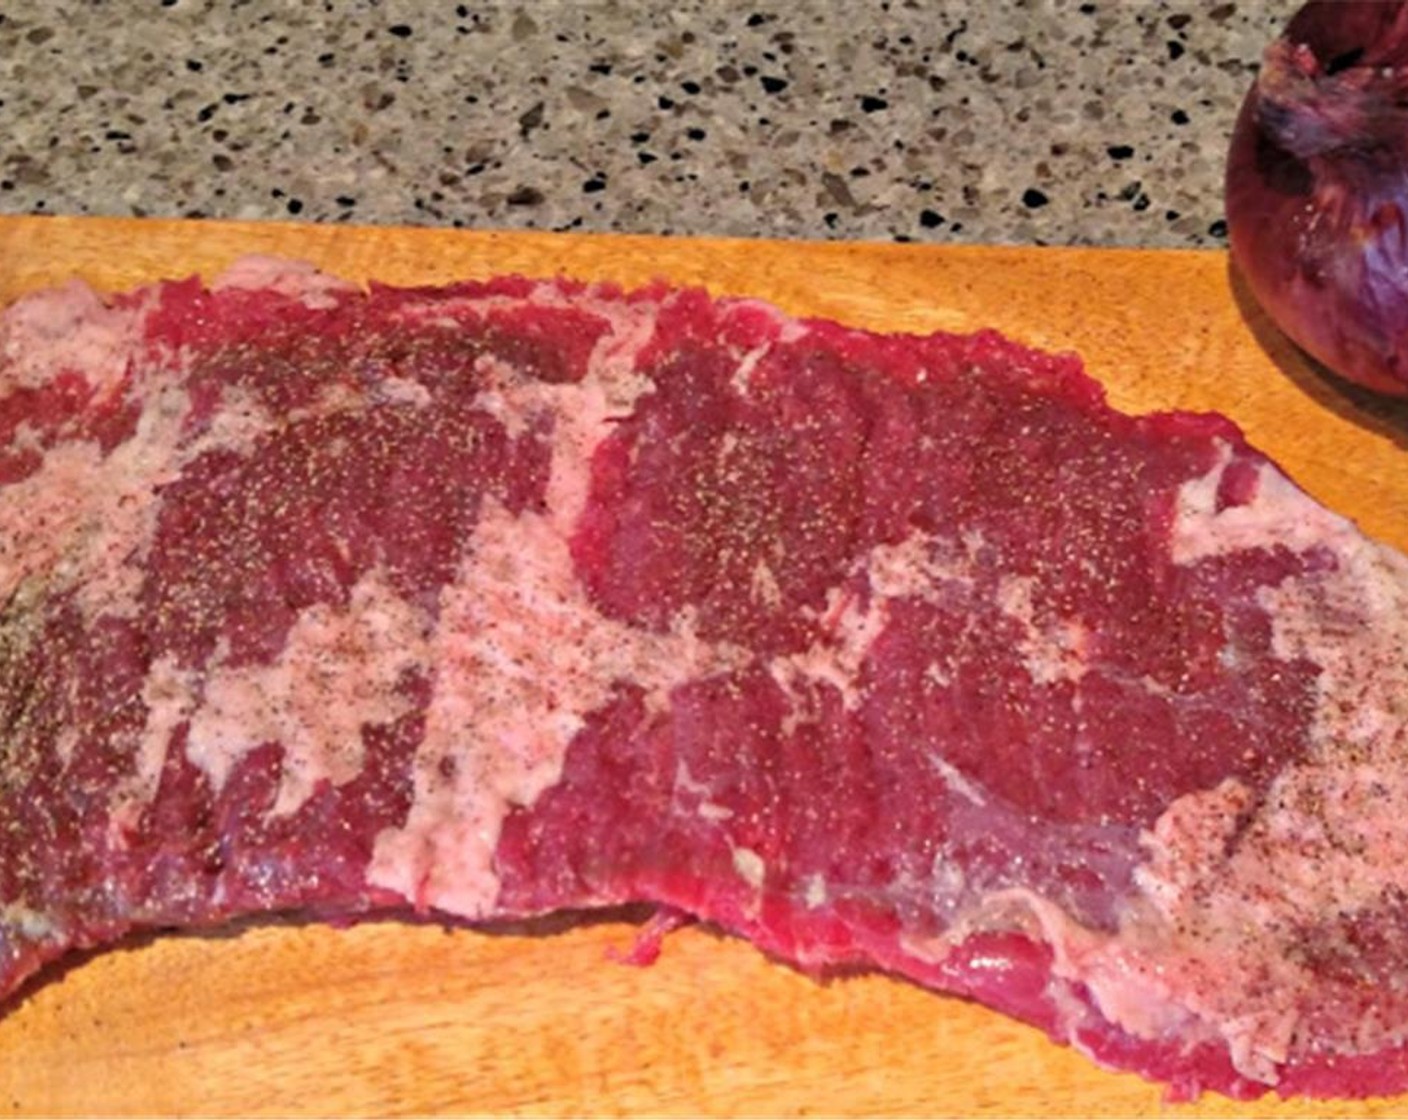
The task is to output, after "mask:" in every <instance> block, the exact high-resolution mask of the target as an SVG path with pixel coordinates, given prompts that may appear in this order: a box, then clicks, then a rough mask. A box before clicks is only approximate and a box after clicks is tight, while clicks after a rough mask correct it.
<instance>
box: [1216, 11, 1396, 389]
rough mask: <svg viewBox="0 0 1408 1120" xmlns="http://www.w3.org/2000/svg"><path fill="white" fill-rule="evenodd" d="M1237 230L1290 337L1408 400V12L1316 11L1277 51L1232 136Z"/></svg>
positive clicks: (1232, 222) (1238, 257)
mask: <svg viewBox="0 0 1408 1120" xmlns="http://www.w3.org/2000/svg"><path fill="white" fill-rule="evenodd" d="M1227 224H1228V230H1229V233H1230V235H1231V242H1232V259H1233V261H1234V262H1235V263H1236V265H1237V268H1238V269H1239V270H1240V271H1241V272H1242V274H1243V276H1245V278H1246V280H1247V283H1248V285H1249V286H1250V288H1251V290H1252V293H1253V294H1254V295H1255V296H1256V299H1257V300H1258V302H1260V303H1261V305H1262V306H1263V307H1264V308H1265V309H1266V311H1267V313H1268V314H1269V315H1270V316H1271V318H1272V320H1273V321H1274V322H1275V323H1276V325H1277V326H1279V327H1280V328H1281V329H1282V330H1283V331H1284V332H1285V333H1286V334H1287V335H1289V336H1290V337H1291V339H1292V340H1294V341H1295V342H1296V343H1297V344H1298V345H1300V346H1301V347H1302V348H1303V349H1305V350H1307V351H1308V352H1309V353H1310V354H1312V355H1313V356H1314V357H1316V358H1318V359H1319V360H1320V361H1321V362H1323V363H1324V364H1325V365H1326V366H1328V367H1329V368H1330V369H1332V370H1334V371H1335V372H1336V373H1338V374H1340V375H1341V376H1342V377H1345V378H1347V379H1348V380H1350V381H1355V382H1358V383H1359V384H1361V385H1367V386H1369V387H1370V388H1373V389H1378V390H1380V391H1382V392H1386V393H1392V394H1395V395H1404V396H1408V3H1403V2H1395V3H1378V2H1361V0H1312V2H1311V3H1309V4H1306V5H1305V7H1303V8H1302V9H1301V10H1300V11H1299V12H1298V13H1297V14H1296V16H1295V17H1294V18H1293V19H1292V20H1291V22H1290V24H1289V25H1288V26H1287V28H1286V31H1285V34H1284V35H1283V36H1282V37H1281V38H1280V39H1278V40H1277V41H1276V42H1275V43H1273V44H1272V45H1271V46H1270V47H1269V48H1268V49H1267V51H1266V55H1265V57H1264V59H1263V61H1262V68H1261V72H1260V74H1259V75H1258V77H1257V81H1256V84H1255V85H1254V86H1253V87H1252V89H1251V91H1250V92H1249V93H1248V94H1247V99H1246V101H1245V103H1244V104H1243V105H1242V111H1241V114H1240V115H1239V117H1238V118H1237V124H1236V128H1235V130H1234V131H1233V135H1232V148H1231V152H1230V153H1229V156H1228V163H1227Z"/></svg>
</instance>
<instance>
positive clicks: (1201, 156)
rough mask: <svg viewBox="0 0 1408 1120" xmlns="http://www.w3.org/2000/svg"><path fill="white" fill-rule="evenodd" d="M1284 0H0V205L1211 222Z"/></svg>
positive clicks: (760, 229)
mask: <svg viewBox="0 0 1408 1120" xmlns="http://www.w3.org/2000/svg"><path fill="white" fill-rule="evenodd" d="M1297 3H1298V0H1240V2H1237V3H1232V2H1218V0H1159V2H1151V0H1094V2H1082V0H992V2H983V3H978V2H974V3H938V2H932V3H926V2H923V0H910V2H900V0H891V2H881V0H875V2H873V3H867V2H862V0H840V2H836V0H832V2H827V0H801V2H789V3H780V2H779V3H768V2H763V0H759V2H756V3H754V2H749V3H739V2H733V0H674V2H670V3H665V2H661V0H636V2H631V0H555V2H550V3H540V4H523V5H510V4H473V3H465V4H455V3H444V2H436V3H430V2H425V3H415V2H412V0H384V2H380V3H378V2H377V0H365V2H358V3H351V2H332V0H329V2H327V3H322V2H317V3H315V2H312V0H302V2H298V0H249V2H244V3H239V2H235V0H225V2H216V0H132V2H131V3H127V2H121V3H118V2H110V3H98V2H94V3H91V4H90V3H82V4H80V3H77V2H66V3H58V2H54V3H51V2H46V0H18V2H11V3H6V4H4V5H2V6H0V13H3V14H0V137H3V140H0V212H10V213H65V214H137V215H161V216H181V215H191V216H206V217H222V218H226V217H228V218H287V217H289V216H295V217H297V218H299V219H302V220H313V221H333V222H358V223H410V224H421V225H446V226H448V225H465V226H474V227H481V228H490V227H498V228H520V229H526V228H535V229H581V230H596V231H606V230H626V231H633V232H642V233H661V234H699V235H710V234H713V235H733V236H750V237H751V236H760V237H805V238H866V239H884V240H891V239H900V240H906V239H912V240H929V241H970V242H972V241H976V242H1009V243H1010V242H1019V243H1057V244H1062V243H1064V244H1099V245H1148V246H1190V245H1191V246H1208V245H1219V244H1222V243H1223V242H1224V241H1225V226H1224V223H1223V222H1222V200H1221V176H1222V162H1223V156H1224V152H1225V147H1226V142H1227V136H1228V133H1229V130H1230V128H1231V124H1232V120H1233V117H1234V114H1235V112H1236V108H1237V105H1238V104H1239V102H1240V100H1241V98H1242V95H1243V93H1244V92H1245V90H1246V87H1247V85H1248V84H1249V83H1250V81H1251V78H1252V74H1253V70H1254V67H1255V65H1256V60H1257V58H1258V56H1259V55H1260V52H1261V50H1262V48H1263V47H1264V46H1265V44H1266V43H1267V42H1269V41H1270V39H1271V38H1273V37H1274V35H1275V34H1276V31H1277V30H1278V29H1279V28H1280V26H1281V25H1282V24H1283V23H1284V22H1285V20H1286V19H1287V18H1288V16H1289V14H1290V13H1291V12H1292V11H1293V10H1294V8H1295V7H1296V6H1297Z"/></svg>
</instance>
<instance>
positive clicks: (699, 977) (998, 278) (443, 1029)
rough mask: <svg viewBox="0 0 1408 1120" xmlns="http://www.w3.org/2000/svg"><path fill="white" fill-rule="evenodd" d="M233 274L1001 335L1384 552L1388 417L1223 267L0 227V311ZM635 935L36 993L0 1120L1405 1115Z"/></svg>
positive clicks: (1407, 1105) (203, 961)
mask: <svg viewBox="0 0 1408 1120" xmlns="http://www.w3.org/2000/svg"><path fill="white" fill-rule="evenodd" d="M249 252H264V253H279V254H283V255H289V256H296V257H301V258H304V259H307V260H311V261H314V262H315V263H317V264H319V265H321V266H323V267H324V268H326V269H328V270H329V271H332V272H335V273H338V274H340V275H342V276H346V277H349V278H352V279H357V280H365V279H369V278H376V279H380V280H384V281H387V282H403V283H434V282H441V281H447V280H451V279H455V278H459V277H471V276H474V277H482V276H488V275H491V274H495V273H502V272H524V273H529V274H535V275H551V274H554V273H559V272H561V273H565V274H568V275H572V276H577V277H581V278H584V279H611V280H616V281H618V282H621V283H623V284H628V285H631V284H639V283H644V282H647V281H649V280H651V279H654V278H657V277H663V278H666V279H668V280H670V281H672V282H674V283H678V284H702V285H705V286H707V287H708V288H709V289H710V290H711V291H713V292H715V293H717V294H724V293H730V294H746V295H753V296H759V297H762V298H764V299H768V300H771V301H773V302H775V303H777V304H779V305H781V306H782V307H783V308H785V309H786V310H788V311H789V312H792V313H795V314H804V315H822V316H828V317H832V318H836V319H840V320H843V321H845V322H849V323H853V324H856V325H860V326H866V327H871V328H877V329H887V330H911V331H925V330H934V329H947V330H973V329H977V328H979V327H985V326H991V327H997V328H999V329H1001V330H1003V331H1004V332H1006V333H1007V334H1009V335H1011V336H1013V337H1015V338H1018V339H1021V340H1023V341H1025V342H1028V343H1030V344H1032V345H1036V346H1040V347H1044V348H1047V349H1053V350H1075V351H1078V352H1079V353H1081V354H1082V355H1083V356H1084V358H1085V360H1086V363H1087V365H1088V367H1089V369H1090V370H1091V372H1092V373H1093V374H1095V375H1096V376H1097V377H1099V378H1100V380H1102V381H1103V382H1104V383H1105V384H1106V386H1107V387H1108V389H1109V392H1110V396H1111V398H1112V400H1113V401H1114V402H1115V403H1116V404H1118V405H1119V406H1121V407H1123V408H1127V409H1132V410H1139V411H1144V410H1151V409H1164V408H1198V409H1204V408H1213V409H1217V410H1220V411H1223V412H1225V413H1227V414H1228V415H1230V416H1232V417H1233V418H1234V419H1235V420H1237V421H1238V422H1239V423H1240V424H1241V425H1242V426H1243V427H1244V428H1245V430H1246V431H1247V433H1248V434H1249V436H1250V437H1251V439H1252V440H1253V441H1254V442H1255V443H1256V444H1257V445H1259V446H1260V447H1261V448H1262V449H1263V450H1265V451H1267V452H1269V453H1271V454H1272V455H1273V456H1274V457H1275V458H1277V459H1278V460H1279V461H1280V462H1281V463H1282V465H1283V466H1284V467H1285V468H1286V469H1287V470H1288V471H1289V472H1290V473H1291V475H1292V476H1293V477H1294V478H1296V479H1297V480H1298V481H1299V482H1300V483H1301V484H1302V485H1303V486H1304V487H1305V488H1306V489H1308V490H1309V491H1310V492H1311V493H1313V494H1315V495H1316V496H1317V497H1318V498H1320V499H1321V500H1322V501H1324V502H1325V503H1326V504H1328V505H1330V506H1332V507H1334V508H1335V509H1338V510H1339V511H1341V512H1343V513H1345V514H1348V515H1350V516H1352V517H1354V518H1355V519H1356V520H1357V521H1358V522H1359V523H1360V524H1361V525H1362V526H1363V527H1364V528H1365V530H1366V531H1368V532H1369V533H1371V534H1373V535H1374V536H1376V537H1379V538H1380V539H1383V540H1386V541H1389V542H1391V543H1393V544H1395V545H1397V546H1398V547H1400V548H1405V549H1408V405H1405V404H1403V403H1401V402H1399V403H1388V402H1381V401H1377V400H1375V399H1374V398H1371V397H1369V396H1367V395H1364V394H1359V393H1355V392H1352V391H1349V390H1346V389H1345V388H1343V387H1341V386H1339V385H1337V384H1335V383H1334V382H1332V381H1331V380H1329V379H1327V378H1325V377H1324V376H1322V375H1321V374H1320V373H1318V372H1317V371H1316V370H1314V369H1312V368H1311V367H1310V366H1309V365H1308V363H1307V362H1306V361H1305V360H1304V359H1302V358H1301V357H1300V356H1299V355H1297V354H1296V353H1295V352H1294V351H1293V350H1292V349H1291V348H1290V347H1289V346H1287V345H1286V344H1285V343H1284V342H1282V341H1281V340H1280V339H1279V337H1278V336H1277V335H1276V334H1275V332H1274V331H1272V330H1271V329H1270V328H1269V327H1268V326H1267V325H1266V324H1265V322H1264V321H1263V320H1262V319H1261V317H1260V316H1259V315H1258V314H1257V313H1256V312H1255V311H1254V309H1252V308H1251V307H1250V306H1249V305H1248V304H1247V302H1246V300H1245V298H1244V297H1243V296H1242V295H1241V293H1240V292H1239V291H1238V290H1237V287H1236V285H1235V282H1234V280H1233V278H1232V277H1231V276H1230V275H1229V271H1228V267H1227V261H1226V258H1225V256H1224V255H1222V254H1220V253H1213V252H1204V253H1199V252H1186V253H1178V252H1168V251H1162V252H1141V251H1131V250H1124V251H1111V250H1056V249H1022V248H1003V249H989V248H973V247H964V248H944V247H914V246H893V245H881V244H876V245H859V244H819V243H818V244H802V243H757V242H738V241H734V242H729V241H698V240H685V239H678V240H662V239H650V238H640V237H587V236H572V235H548V234H496V233H461V232H451V231H431V230H401V229H397V230H392V229H377V230H371V229H352V228H344V227H331V226H321V227H307V226H295V225H282V224H215V223H179V222H138V221H133V220H99V219H57V218H53V219H36V218H0V302H8V301H9V300H11V299H13V298H14V297H16V296H19V295H21V294H22V293H24V292H26V291H31V290H34V289H36V288H39V287H43V286H47V285H50V284H55V283H60V282H63V281H64V280H66V279H68V278H70V277H73V276H80V277H82V278H84V279H86V280H87V281H89V282H90V283H92V284H94V285H96V286H98V287H100V288H104V289H118V288H123V287H127V286H130V285H133V284H137V283H142V282H145V281H150V280H155V279H157V278H160V277H164V276H178V275H185V274H189V273H192V272H201V273H204V274H206V275H211V274H213V273H215V272H217V271H218V270H219V269H221V268H222V267H224V266H225V265H227V264H228V263H229V262H230V261H232V260H233V259H235V258H236V257H238V256H240V255H242V254H244V253H249ZM631 936H632V931H631V927H629V926H627V925H624V924H621V923H611V922H607V923H598V924H593V925H588V926H583V927H578V928H574V929H569V930H567V931H565V932H564V931H555V932H554V931H547V932H539V933H536V934H534V935H532V936H525V935H522V934H517V935H511V934H504V933H498V934H483V933H476V932H472V931H468V930H455V931H446V930H442V929H441V928H439V927H437V926H434V925H402V924H396V923H370V924H366V925H363V926H359V927H357V928H354V929H351V930H343V931H338V930H330V929H325V928H322V927H317V926H301V925H297V924H284V923H269V924H264V925H251V926H248V927H245V928H242V929H240V930H237V931H231V932H230V933H228V934H227V935H221V936H213V937H168V938H164V939H163V938H157V939H154V940H150V941H147V942H144V943H141V944H133V945H128V946H125V947H123V948H121V949H118V950H115V951H111V952H107V953H101V954H98V955H95V956H93V957H91V958H90V959H87V960H84V961H82V962H80V963H78V964H77V965H75V966H74V967H70V968H65V969H62V970H60V971H58V972H56V973H53V974H51V975H50V976H49V978H48V979H47V980H46V981H45V982H43V983H40V984H37V985H32V986H31V987H30V988H29V989H28V990H27V992H26V994H25V996H24V997H23V999H21V1000H20V1001H18V1002H12V1003H11V1004H9V1005H7V1009H6V1010H7V1013H6V1014H5V1015H4V1017H3V1018H0V1111H7V1112H12V1113H36V1112H42V1113H62V1114H89V1113H94V1112H97V1113H108V1114H117V1113H121V1114H134V1113H141V1114H149V1113H185V1114H189V1113H203V1114H246V1115H253V1114H282V1115H290V1114H315V1113H316V1114H327V1113H352V1112H355V1113H372V1114H423V1113H458V1114H466V1113H474V1114H486V1113H493V1114H524V1115H552V1114H564V1113H573V1114H575V1113H592V1114H629V1115H642V1114H649V1115H701V1114H702V1115H740V1114H746V1115H802V1114H822V1115H841V1114H846V1115H874V1114H890V1115H893V1114H913V1115H931V1116H932V1115H943V1114H967V1115H982V1116H998V1115H1037V1114H1039V1115H1053V1116H1092V1117H1095V1116H1099V1117H1105V1116H1153V1115H1160V1116H1162V1115H1201V1116H1242V1115H1255V1116H1312V1115H1330V1116H1388V1115H1400V1114H1404V1113H1408V1097H1405V1098H1400V1099H1396V1100H1375V1101H1366V1102H1356V1103H1344V1102H1330V1103H1328V1104H1326V1103H1323V1102H1322V1103H1318V1104H1307V1103H1306V1102H1296V1101H1292V1102H1283V1101H1278V1100H1275V1099H1272V1100H1266V1101H1261V1102H1258V1103H1256V1104H1254V1105H1246V1104H1234V1103H1232V1102H1229V1101H1226V1100H1223V1099H1221V1098H1217V1097H1207V1098H1204V1099H1203V1100H1201V1101H1199V1102H1197V1103H1196V1104H1193V1105H1184V1106H1171V1105H1167V1104H1165V1103H1163V1102H1162V1100H1161V1095H1160V1091H1159V1089H1158V1088H1157V1087H1155V1086H1151V1085H1148V1084H1146V1083H1144V1082H1143V1081H1141V1080H1140V1079H1139V1078H1137V1077H1133V1076H1130V1075H1122V1074H1112V1073H1107V1072H1104V1071H1101V1070H1098V1069H1096V1068H1094V1067H1093V1066H1092V1065H1091V1064H1090V1063H1089V1062H1088V1061H1086V1060H1085V1059H1084V1058H1082V1057H1080V1056H1079V1055H1077V1054H1075V1053H1073V1052H1071V1051H1069V1050H1066V1049H1063V1048H1061V1047H1057V1046H1054V1045H1052V1044H1050V1043H1049V1042H1047V1041H1046V1040H1045V1038H1044V1037H1043V1036H1041V1035H1040V1034H1038V1033H1037V1032H1035V1031H1032V1030H1029V1029H1027V1028H1025V1027H1022V1026H1019V1025H1016V1024H1013V1023H1011V1022H1008V1021H1007V1020H1005V1019H1003V1018H1001V1017H999V1016H997V1015H994V1014H991V1013H989V1012H987V1011H985V1010H983V1009H982V1008H979V1007H974V1006H972V1005H969V1004H966V1003H963V1002H961V1001H957V1000H953V999H947V998H944V997H940V996H935V995H933V994H930V993H927V992H923V991H921V990H919V989H917V988H915V987H913V986H912V985H909V984H905V983H901V982H898V981H894V980H891V979H887V978H885V977H878V976H868V977H860V978H853V979H847V980H842V981H834V982H831V983H828V984H816V983H813V982H812V981H810V980H807V979H805V978H803V977H802V976H800V975H798V974H796V973H795V972H793V971H791V970H789V969H788V968H785V967H783V966H780V965H777V964H775V963H772V962H770V961H768V960H766V959H764V958H763V957H762V956H761V955H760V954H758V953H757V952H756V951H754V950H753V949H751V948H750V947H749V946H747V945H744V944H741V943H738V942H735V941H732V940H729V939H726V938H722V937H718V936H715V935H713V934H710V933H709V932H707V931H703V930H697V929H695V930H685V931H682V932H680V933H677V934H674V935H672V936H671V937H670V939H669V940H668V941H667V942H666V945H665V951H664V954H663V956H662V957H661V959H660V961H659V963H658V964H656V965H655V966H654V967H652V968H648V969H639V968H632V967H627V966H623V965H619V964H616V963H613V962H612V961H611V960H610V959H609V958H608V950H610V949H612V948H617V949H623V948H626V947H628V946H629V944H630V940H631Z"/></svg>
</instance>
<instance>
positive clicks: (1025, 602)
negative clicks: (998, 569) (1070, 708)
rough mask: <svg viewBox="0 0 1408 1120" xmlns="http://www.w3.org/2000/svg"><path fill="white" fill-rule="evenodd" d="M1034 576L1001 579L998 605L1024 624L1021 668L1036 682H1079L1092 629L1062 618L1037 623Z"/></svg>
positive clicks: (1020, 642) (1004, 612)
mask: <svg viewBox="0 0 1408 1120" xmlns="http://www.w3.org/2000/svg"><path fill="white" fill-rule="evenodd" d="M1035 590H1036V580H1035V579H1034V578H1032V577H1031V576H1012V575H1004V576H1002V577H1001V578H1000V579H999V580H998V585H997V607H998V609H999V610H1000V611H1002V613H1003V614H1005V615H1007V616H1008V617H1009V618H1011V619H1012V620H1013V621H1014V622H1016V623H1017V624H1018V625H1019V626H1021V627H1022V631H1023V634H1022V637H1021V639H1020V640H1019V641H1018V643H1017V650H1018V652H1019V653H1020V654H1021V655H1022V667H1023V668H1024V669H1026V671H1027V675H1028V676H1030V677H1031V679H1032V680H1033V681H1034V682H1035V683H1037V684H1055V683H1057V682H1058V681H1079V680H1080V679H1081V678H1082V677H1083V676H1085V674H1086V670H1087V664H1086V645H1087V641H1088V637H1089V631H1088V629H1087V628H1086V626H1085V625H1084V624H1083V623H1082V622H1081V621H1080V620H1079V619H1073V618H1072V619H1060V620H1056V621H1054V622H1052V623H1050V624H1049V625H1047V626H1038V625H1037V618H1036V606H1035V604H1034V603H1033V593H1034V592H1035Z"/></svg>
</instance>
